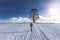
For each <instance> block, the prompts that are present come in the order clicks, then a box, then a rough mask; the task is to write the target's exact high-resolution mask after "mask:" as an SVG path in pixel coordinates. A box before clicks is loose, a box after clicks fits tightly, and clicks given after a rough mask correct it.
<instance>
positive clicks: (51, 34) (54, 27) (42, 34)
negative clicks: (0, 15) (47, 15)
mask: <svg viewBox="0 0 60 40" xmlns="http://www.w3.org/2000/svg"><path fill="white" fill-rule="evenodd" d="M29 27H30V23H0V40H60V23H33V30H32V32H31V31H30V29H29Z"/></svg>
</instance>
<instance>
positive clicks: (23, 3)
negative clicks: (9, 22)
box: [0, 0, 51, 19]
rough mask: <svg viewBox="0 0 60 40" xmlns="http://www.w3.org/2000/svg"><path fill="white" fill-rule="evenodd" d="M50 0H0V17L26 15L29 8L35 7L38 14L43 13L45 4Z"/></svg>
mask: <svg viewBox="0 0 60 40" xmlns="http://www.w3.org/2000/svg"><path fill="white" fill-rule="evenodd" d="M50 2H51V0H0V19H8V18H11V17H28V16H29V10H31V9H32V8H37V10H38V11H39V12H40V13H39V15H42V16H43V15H44V11H45V10H46V9H47V8H46V7H45V6H46V5H47V4H48V3H50Z"/></svg>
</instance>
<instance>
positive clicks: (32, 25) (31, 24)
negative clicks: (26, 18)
mask: <svg viewBox="0 0 60 40" xmlns="http://www.w3.org/2000/svg"><path fill="white" fill-rule="evenodd" d="M32 26H33V24H32V23H30V31H32Z"/></svg>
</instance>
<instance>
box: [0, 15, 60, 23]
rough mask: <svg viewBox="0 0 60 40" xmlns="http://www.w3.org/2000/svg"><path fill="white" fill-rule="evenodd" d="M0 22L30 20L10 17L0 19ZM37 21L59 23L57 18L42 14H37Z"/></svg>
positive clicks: (59, 20) (28, 20)
mask: <svg viewBox="0 0 60 40" xmlns="http://www.w3.org/2000/svg"><path fill="white" fill-rule="evenodd" d="M0 22H18V23H23V22H32V20H30V19H29V18H23V17H12V18H9V19H8V20H0ZM36 22H38V23H60V19H59V18H47V17H43V16H39V19H37V20H36Z"/></svg>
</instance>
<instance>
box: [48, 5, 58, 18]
mask: <svg viewBox="0 0 60 40" xmlns="http://www.w3.org/2000/svg"><path fill="white" fill-rule="evenodd" d="M48 11H49V15H50V16H51V17H56V16H58V15H59V8H58V7H57V5H56V6H55V5H54V6H51V7H49V9H48Z"/></svg>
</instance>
